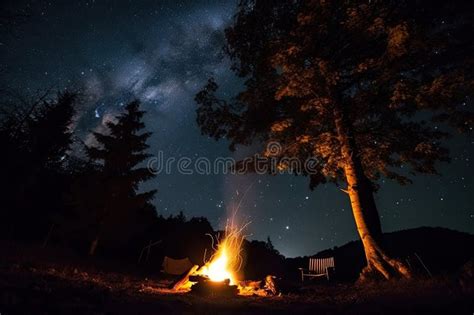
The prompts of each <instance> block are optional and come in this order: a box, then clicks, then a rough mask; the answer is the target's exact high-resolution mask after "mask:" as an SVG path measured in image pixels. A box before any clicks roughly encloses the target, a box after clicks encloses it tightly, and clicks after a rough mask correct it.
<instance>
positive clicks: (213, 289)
mask: <svg viewBox="0 0 474 315" xmlns="http://www.w3.org/2000/svg"><path fill="white" fill-rule="evenodd" d="M191 293H194V294H196V295H201V296H211V297H217V296H219V297H223V296H226V297H231V296H236V295H237V294H238V293H239V289H238V287H237V286H236V285H230V280H229V279H226V280H224V281H212V280H209V278H207V279H206V277H199V281H197V282H196V284H194V285H193V286H192V287H191Z"/></svg>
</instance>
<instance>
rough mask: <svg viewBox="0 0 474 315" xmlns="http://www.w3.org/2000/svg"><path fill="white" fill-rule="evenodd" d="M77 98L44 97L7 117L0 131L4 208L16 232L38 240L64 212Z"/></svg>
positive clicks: (72, 95) (7, 221)
mask: <svg viewBox="0 0 474 315" xmlns="http://www.w3.org/2000/svg"><path fill="white" fill-rule="evenodd" d="M76 101H77V97H76V94H74V93H69V92H65V93H60V94H58V96H57V98H56V99H47V98H41V99H40V100H38V101H37V102H34V103H33V104H31V105H30V106H29V108H28V109H26V110H23V111H21V110H17V111H15V112H14V113H11V114H10V115H8V116H6V117H5V118H4V120H3V123H2V125H1V128H0V139H1V143H2V146H3V148H4V149H5V151H4V154H2V157H1V163H0V164H1V165H0V168H1V170H2V174H3V176H2V180H1V186H2V187H1V191H2V200H1V204H2V208H3V211H4V213H3V214H4V215H5V223H7V224H8V225H9V227H10V228H7V230H10V229H11V228H14V231H15V233H16V234H17V235H20V234H22V236H23V237H28V236H29V235H34V236H35V237H36V238H37V237H38V235H37V234H36V233H37V232H38V231H40V230H42V229H44V225H45V224H48V222H49V223H51V219H52V215H53V214H54V213H55V212H57V211H61V208H62V201H63V200H62V197H63V193H64V191H65V188H66V186H65V181H67V175H66V174H65V172H64V168H63V166H64V165H63V164H64V162H65V161H66V160H67V153H68V150H69V148H70V145H71V142H72V141H71V135H72V132H71V130H70V125H71V122H72V117H73V115H74V105H75V103H76Z"/></svg>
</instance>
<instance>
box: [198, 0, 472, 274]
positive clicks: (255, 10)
mask: <svg viewBox="0 0 474 315" xmlns="http://www.w3.org/2000/svg"><path fill="white" fill-rule="evenodd" d="M472 22H473V10H472V2H471V1H457V2H456V3H451V2H448V1H425V0H418V1H411V0H398V1H382V0H372V1H362V0H344V1H324V0H312V1H281V2H273V1H263V0H243V1H241V2H240V5H239V9H238V13H237V14H236V17H235V20H234V23H233V25H232V26H231V27H229V28H228V29H227V30H226V39H227V46H226V52H227V54H228V55H229V56H230V58H231V59H232V60H233V65H232V69H233V70H234V71H235V72H236V74H237V75H238V76H240V77H242V78H244V81H245V88H244V90H243V91H242V92H240V93H239V94H238V95H237V96H236V97H235V99H234V100H232V101H228V100H227V101H226V100H222V99H219V97H218V95H216V91H217V89H218V85H217V83H216V82H215V81H214V80H213V79H210V80H209V82H208V84H207V85H206V87H205V88H204V89H203V90H202V91H200V92H199V93H198V94H197V95H196V101H197V103H198V104H199V108H198V110H197V121H198V124H199V125H200V127H201V130H202V132H203V133H204V134H208V135H210V136H213V137H215V138H216V139H220V138H226V139H228V140H230V142H231V149H234V148H235V146H236V145H239V144H240V145H249V144H251V143H253V142H255V141H260V142H262V143H268V142H271V141H278V142H279V143H280V145H281V150H280V151H279V152H277V154H276V156H274V158H277V159H279V161H280V165H279V169H284V168H291V165H289V164H288V163H285V160H282V158H283V157H290V158H297V159H299V160H300V161H305V160H306V159H307V158H309V157H316V158H317V159H318V160H319V164H318V166H317V168H316V170H317V172H314V169H312V171H311V172H308V171H307V169H303V170H299V173H300V174H302V175H307V176H309V178H310V187H311V188H312V189H313V188H315V187H316V186H317V185H318V184H320V183H325V182H328V181H329V182H335V183H342V184H343V185H345V186H347V187H345V189H344V191H346V192H347V194H348V195H349V198H350V202H351V206H352V210H353V214H354V219H355V223H356V226H357V230H358V233H359V235H360V238H361V240H362V243H363V246H364V249H365V254H366V258H367V267H366V268H365V269H364V271H363V272H362V274H361V277H362V278H364V277H366V276H369V275H370V276H373V275H375V276H382V277H384V278H387V279H390V278H392V277H399V276H402V277H410V271H409V270H408V269H407V268H406V266H405V265H404V264H403V263H401V261H399V260H397V259H394V258H391V257H389V255H388V254H387V253H386V252H385V250H384V248H383V246H382V239H381V237H382V230H381V224H380V219H379V215H378V211H377V207H376V204H375V201H374V193H375V192H376V190H377V188H378V187H377V182H378V180H379V179H380V178H381V177H382V176H384V177H387V178H390V179H394V180H397V181H398V182H400V183H401V184H406V183H409V182H410V178H409V176H410V175H412V174H415V173H429V174H434V173H436V172H437V171H436V168H435V166H436V162H437V161H447V160H448V159H449V156H448V153H449V152H448V150H447V149H446V148H445V147H443V145H442V141H443V139H445V138H447V137H448V136H449V135H450V133H452V132H454V131H455V130H458V131H470V130H472V124H473V111H472V108H471V106H472V101H471V99H472V94H473V75H472V73H473V58H472V56H473V44H472V43H473V42H472V40H471V31H472V26H473V23H472ZM443 126H447V127H446V128H443ZM264 151H265V150H264ZM263 154H264V155H267V156H268V154H274V152H263ZM402 168H403V169H402ZM270 170H271V169H270ZM297 171H298V170H297Z"/></svg>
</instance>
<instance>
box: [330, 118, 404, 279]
mask: <svg viewBox="0 0 474 315" xmlns="http://www.w3.org/2000/svg"><path fill="white" fill-rule="evenodd" d="M334 116H335V123H336V129H337V133H338V140H339V143H340V145H341V154H342V157H343V159H344V173H345V177H346V181H347V192H348V194H349V198H350V200H351V207H352V213H353V215H354V219H355V223H356V226H357V231H358V233H359V236H360V239H361V241H362V245H363V247H364V251H365V257H366V259H367V266H366V267H365V268H364V270H363V271H362V273H361V277H360V279H361V280H365V279H367V278H369V277H373V276H380V275H382V276H383V277H384V278H385V279H391V278H393V277H406V278H409V277H410V276H411V273H410V271H409V269H408V268H407V267H406V266H405V265H404V264H403V263H402V262H401V261H399V260H397V259H393V258H390V257H389V256H388V255H387V254H386V253H385V251H384V250H383V248H382V247H381V238H382V229H381V224H380V218H379V214H378V211H377V206H376V205H375V200H374V195H373V194H374V191H373V186H372V183H371V182H370V180H369V179H368V178H367V177H366V175H365V173H364V170H363V166H362V162H361V160H360V158H359V156H358V155H357V146H356V142H355V139H354V138H353V136H352V130H351V128H350V124H349V123H348V122H347V121H346V119H345V117H344V113H343V112H342V110H340V109H336V110H335V111H334Z"/></svg>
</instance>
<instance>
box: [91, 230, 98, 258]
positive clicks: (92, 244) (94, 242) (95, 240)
mask: <svg viewBox="0 0 474 315" xmlns="http://www.w3.org/2000/svg"><path fill="white" fill-rule="evenodd" d="M97 245H99V235H97V236H96V238H95V239H94V240H93V241H92V243H91V246H90V248H89V256H94V254H95V251H96V249H97Z"/></svg>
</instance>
